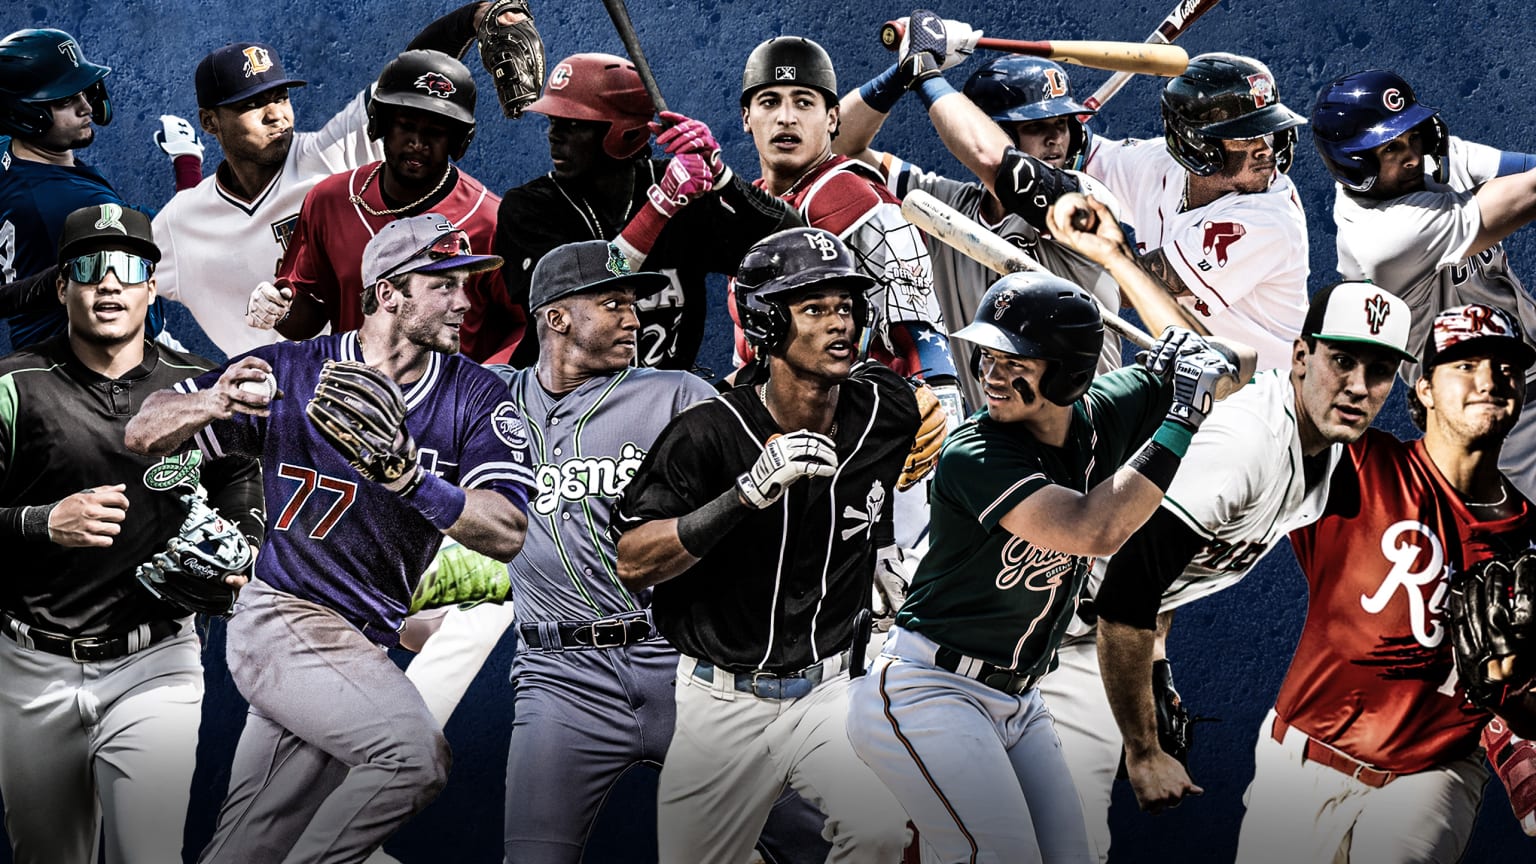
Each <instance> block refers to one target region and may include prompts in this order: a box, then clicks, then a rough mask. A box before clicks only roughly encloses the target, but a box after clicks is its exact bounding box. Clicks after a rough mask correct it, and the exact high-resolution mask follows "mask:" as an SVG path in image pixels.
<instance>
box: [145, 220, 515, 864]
mask: <svg viewBox="0 0 1536 864" xmlns="http://www.w3.org/2000/svg"><path fill="white" fill-rule="evenodd" d="M363 254H364V261H363V264H362V272H363V273H364V274H365V278H366V279H367V281H368V285H369V286H370V289H369V291H368V295H367V297H365V298H364V299H363V303H362V305H363V308H364V309H365V315H366V317H365V318H364V320H363V326H362V327H361V328H360V329H358V330H356V331H350V332H347V333H342V334H336V335H331V336H326V337H322V338H318V339H313V340H309V341H306V342H281V343H277V344H274V345H268V346H265V347H262V348H258V349H256V350H255V351H253V352H251V353H250V354H247V355H246V356H244V357H243V358H240V359H239V360H237V361H234V362H232V363H230V364H226V365H225V366H224V367H222V368H220V369H216V370H213V371H210V372H207V373H205V374H203V375H200V376H198V377H196V378H192V379H188V380H186V381H183V382H181V383H180V384H178V385H177V386H176V389H175V390H174V391H170V390H166V391H161V392H160V393H157V394H155V396H154V397H152V398H151V400H149V401H148V402H146V404H145V406H144V410H143V411H141V412H140V414H139V416H138V417H137V418H135V419H134V421H133V422H132V423H131V424H130V425H129V428H128V443H129V445H130V446H131V447H133V448H135V449H136V450H140V451H150V452H167V451H170V450H173V449H175V448H177V447H179V446H181V445H182V444H183V443H184V442H187V441H188V440H194V441H195V445H196V447H197V448H198V450H200V451H201V452H204V453H222V452H225V451H237V452H246V453H252V454H259V456H260V458H261V461H262V474H263V478H264V483H265V488H266V493H267V498H268V499H269V500H271V501H273V502H284V503H283V504H282V506H281V508H280V509H274V511H273V518H272V521H271V523H270V524H269V526H268V532H267V537H266V544H265V548H264V549H263V554H262V555H261V557H260V559H259V560H258V563H257V570H256V578H255V579H253V580H252V582H251V584H250V585H249V586H247V587H246V589H245V593H244V595H243V596H242V601H241V605H240V606H239V607H237V609H236V611H235V614H234V616H233V617H232V618H231V619H230V623H229V641H228V648H227V650H228V658H227V659H228V663H229V668H230V673H231V675H232V676H233V678H234V681H235V684H236V686H238V687H239V689H240V692H241V694H242V695H243V696H245V698H246V700H247V701H249V702H250V704H251V710H250V714H249V715H248V717H247V719H246V724H245V731H244V732H243V733H242V735H241V737H240V743H239V746H238V748H237V749H236V752H235V760H234V766H233V768H232V769H231V774H232V778H231V781H230V787H229V795H228V797H227V798H226V799H225V803H224V808H223V810H222V812H221V813H220V815H219V825H218V829H217V831H216V833H215V835H214V837H213V839H212V840H211V841H210V842H209V844H208V846H207V847H206V848H205V849H204V850H203V855H202V859H201V860H203V861H205V862H212V861H238V862H242V864H244V862H263V861H357V860H361V859H362V858H364V857H366V855H367V854H368V852H369V851H371V850H372V849H374V848H376V847H377V846H378V845H379V844H380V843H382V842H383V841H384V839H385V838H387V837H388V836H389V835H390V834H391V833H392V832H393V831H394V830H395V829H396V828H398V827H399V825H400V824H401V823H402V822H404V821H405V820H406V819H408V818H410V817H411V816H412V815H413V814H415V813H416V812H417V811H419V810H420V809H421V808H422V807H425V806H426V805H427V804H428V803H429V802H430V801H431V800H432V799H433V798H434V797H436V795H437V793H438V791H439V790H441V789H442V786H443V783H444V782H446V780H447V776H448V763H449V753H448V744H447V741H446V740H445V739H444V738H443V733H442V728H441V726H440V725H439V724H438V722H437V721H436V720H435V719H434V718H433V717H432V715H431V713H430V712H429V711H428V710H427V708H426V706H425V705H424V704H423V702H422V699H421V696H420V695H419V694H418V693H417V691H416V688H415V687H414V686H412V685H411V684H410V682H409V681H407V680H406V678H405V675H404V674H403V673H402V672H401V671H400V670H399V668H398V667H396V666H395V664H394V662H393V661H391V660H390V659H389V657H388V655H387V654H386V653H385V652H384V651H383V650H381V649H382V648H386V647H390V646H392V645H394V644H395V643H396V642H397V641H398V638H399V632H398V631H399V630H400V626H401V621H402V618H403V617H404V614H405V611H406V609H407V605H408V603H409V601H410V597H411V591H412V589H413V587H414V586H415V583H416V580H417V579H418V578H419V576H420V574H421V572H422V571H423V570H424V569H425V568H426V566H427V564H428V562H430V561H431V560H432V557H433V555H434V554H435V552H436V551H437V547H438V545H439V543H440V541H441V539H442V536H443V535H444V534H447V535H448V536H451V537H453V538H454V539H455V540H457V541H459V542H460V543H462V544H463V545H464V546H466V547H468V548H470V549H473V550H475V551H478V552H482V553H484V554H486V555H489V556H491V557H493V558H496V559H498V560H506V559H509V558H511V557H512V556H513V555H514V554H516V552H517V550H518V549H519V548H520V547H521V546H522V540H523V533H524V530H525V528H526V525H527V520H526V517H525V516H524V515H523V514H524V510H525V509H526V507H527V499H528V489H529V487H531V485H532V482H533V477H532V475H531V473H530V472H529V468H528V463H527V461H526V460H527V455H526V452H525V451H526V446H527V433H526V430H525V427H524V424H523V421H522V419H521V417H520V416H519V415H518V412H517V409H516V408H515V407H514V406H513V405H512V404H511V403H510V402H508V401H506V387H505V386H504V385H503V384H502V383H501V381H500V379H498V378H497V377H496V376H495V375H494V374H493V373H491V372H488V371H486V370H485V369H482V368H481V367H479V366H477V365H475V364H474V363H472V362H471V361H469V360H468V359H467V358H465V357H462V356H459V354H458V347H459V327H458V325H459V322H460V321H461V320H462V319H463V317H464V315H465V314H466V312H467V310H468V307H469V299H468V294H467V291H466V288H465V285H466V283H467V281H468V279H469V277H470V274H471V273H473V272H475V271H483V270H484V269H486V268H489V267H495V266H497V265H499V264H500V260H499V259H497V258H495V257H494V256H483V255H472V254H469V239H468V237H466V236H465V234H464V232H463V231H461V230H458V229H456V228H454V227H453V225H452V224H451V223H450V222H449V221H448V220H447V219H446V218H445V217H443V216H440V215H438V214H435V213H428V214H424V215H421V216H415V217H408V218H406V219H401V220H397V221H393V222H390V223H389V224H387V225H385V226H384V227H383V228H381V229H380V231H379V233H378V234H377V235H375V237H374V238H373V240H371V241H369V243H368V246H367V248H366V249H365V251H364V253H363ZM338 361H340V362H338ZM363 364H368V365H366V366H365V365H363ZM269 374H275V375H276V379H277V382H280V386H281V388H282V391H283V395H282V398H279V399H276V400H275V401H274V400H271V399H270V398H269V396H268V395H267V393H265V392H255V393H253V392H250V391H249V390H248V389H245V388H242V386H241V384H242V383H243V382H247V381H253V382H259V381H263V380H264V379H265V378H266V377H267V376H268V375H269ZM386 375H387V376H388V379H385V383H386V384H387V383H388V381H389V380H392V381H394V382H398V384H399V386H398V387H395V386H384V387H381V386H380V385H378V384H377V383H375V384H371V385H370V384H368V383H367V382H369V381H377V380H379V379H383V377H384V376H386ZM349 381H350V382H351V383H348V382H349ZM271 386H278V385H276V384H274V385H271ZM402 391H403V392H402ZM348 394H351V395H348ZM348 404H350V405H351V406H353V408H352V410H354V411H358V412H366V411H367V409H368V406H376V410H377V412H378V415H377V416H376V417H374V419H373V420H372V425H371V427H370V425H369V423H367V422H364V421H367V420H368V419H369V417H370V416H372V415H369V414H367V413H361V417H362V420H360V421H358V422H352V423H348V422H344V421H345V417H344V416H343V412H345V411H346V410H347V408H346V406H347V405H348ZM338 418H340V419H338ZM370 429H371V431H370ZM317 433H318V434H317ZM360 441H361V442H367V443H368V446H369V447H370V448H371V449H370V452H362V451H360V450H359V449H358V448H359V446H360V445H359V444H358V443H357V442H360ZM372 448H378V449H372ZM319 694H323V698H317V695H319Z"/></svg>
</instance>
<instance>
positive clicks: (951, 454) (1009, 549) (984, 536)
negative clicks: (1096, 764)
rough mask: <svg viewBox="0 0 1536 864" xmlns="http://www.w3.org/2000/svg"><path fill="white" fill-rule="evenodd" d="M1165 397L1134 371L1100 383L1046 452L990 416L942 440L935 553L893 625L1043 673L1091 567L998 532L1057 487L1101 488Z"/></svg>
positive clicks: (934, 495)
mask: <svg viewBox="0 0 1536 864" xmlns="http://www.w3.org/2000/svg"><path fill="white" fill-rule="evenodd" d="M1168 402H1169V391H1168V390H1167V388H1165V387H1164V386H1163V384H1162V382H1161V381H1159V380H1158V379H1157V378H1156V377H1155V376H1153V375H1152V374H1151V373H1150V372H1147V371H1146V370H1145V369H1143V368H1142V367H1140V366H1132V367H1127V368H1124V369H1117V370H1115V371H1113V372H1109V373H1106V374H1104V375H1100V376H1099V377H1098V378H1097V379H1095V380H1094V382H1093V386H1092V387H1090V388H1089V390H1088V392H1087V393H1086V394H1084V395H1083V397H1082V398H1081V399H1079V400H1077V402H1075V403H1073V405H1072V424H1071V427H1070V428H1069V430H1068V432H1067V440H1066V442H1065V443H1064V444H1063V445H1062V446H1060V447H1052V446H1049V445H1046V444H1042V443H1040V442H1039V441H1037V440H1035V438H1034V436H1033V435H1031V434H1030V433H1029V432H1028V431H1027V430H1025V428H1024V427H1023V426H1020V425H1017V424H1007V423H997V422H995V421H993V420H992V419H991V417H989V416H988V415H987V413H986V412H985V411H983V412H981V413H978V414H977V415H975V416H974V417H972V418H971V419H969V420H967V421H966V422H965V423H964V424H962V425H961V426H960V428H959V429H957V430H955V432H954V433H953V434H951V435H950V436H949V440H948V441H947V442H946V443H945V445H944V450H943V452H942V453H941V454H940V455H939V466H938V468H937V470H936V471H935V472H934V480H933V486H932V488H931V489H930V491H929V503H930V505H931V514H930V522H929V526H930V531H931V537H932V545H931V546H930V547H929V550H928V554H927V555H926V556H924V557H923V560H922V563H921V564H919V565H918V568H917V574H916V576H915V577H914V578H913V580H912V589H911V591H910V592H909V593H908V595H907V602H906V604H905V605H904V606H902V607H901V612H900V613H898V614H897V616H896V623H897V624H898V625H899V626H901V627H903V628H906V629H908V630H915V631H917V632H919V633H922V634H923V635H924V636H927V637H928V638H930V639H932V640H934V641H935V642H937V643H939V644H940V645H943V646H945V647H947V648H950V649H953V650H955V651H959V652H960V653H962V654H966V655H969V656H972V657H976V658H978V659H980V660H983V661H985V662H987V663H991V664H993V665H995V666H1000V667H1003V668H1006V669H1013V670H1016V671H1018V672H1020V673H1027V674H1032V675H1039V674H1043V673H1045V672H1046V671H1047V670H1048V669H1049V667H1050V662H1051V658H1052V657H1053V656H1054V655H1055V652H1056V646H1057V645H1058V644H1059V643H1060V641H1061V635H1062V633H1063V631H1065V629H1066V627H1067V624H1068V622H1069V621H1070V620H1071V617H1072V615H1071V613H1072V612H1073V610H1075V609H1076V608H1077V598H1078V595H1079V592H1080V591H1081V589H1082V587H1083V582H1084V580H1085V579H1087V576H1088V567H1089V564H1090V563H1091V560H1090V559H1089V558H1088V557H1086V556H1081V555H1067V554H1065V553H1062V552H1056V551H1054V550H1051V549H1043V548H1040V547H1038V546H1035V545H1033V544H1031V543H1030V542H1029V541H1027V540H1024V539H1023V538H1020V537H1015V536H1014V535H1013V534H1010V533H1009V532H1008V530H1007V529H1005V528H1003V526H1002V525H1001V524H1000V523H1001V521H1002V518H1003V517H1004V516H1006V515H1007V514H1008V512H1009V511H1010V510H1012V509H1013V508H1014V507H1016V506H1018V504H1019V503H1020V502H1022V501H1023V500H1024V499H1025V498H1028V497H1029V496H1030V495H1033V494H1034V493H1035V492H1038V491H1039V490H1041V489H1043V488H1045V487H1047V486H1050V485H1052V484H1055V485H1060V486H1066V487H1068V488H1070V489H1073V490H1075V491H1078V492H1087V491H1088V490H1089V489H1090V488H1092V487H1093V486H1095V485H1096V484H1098V483H1099V482H1100V481H1103V480H1105V479H1106V478H1108V477H1109V476H1110V475H1112V474H1114V473H1115V471H1117V470H1119V468H1120V466H1121V465H1122V464H1124V463H1125V461H1126V460H1127V459H1128V458H1130V456H1131V455H1132V454H1133V453H1134V452H1135V451H1136V449H1137V448H1138V447H1140V446H1141V445H1142V444H1143V443H1144V442H1145V441H1146V440H1147V439H1149V438H1151V437H1152V433H1153V432H1154V431H1155V430H1156V429H1157V427H1158V424H1159V423H1161V422H1162V420H1163V416H1164V414H1165V413H1166V412H1167V410H1168Z"/></svg>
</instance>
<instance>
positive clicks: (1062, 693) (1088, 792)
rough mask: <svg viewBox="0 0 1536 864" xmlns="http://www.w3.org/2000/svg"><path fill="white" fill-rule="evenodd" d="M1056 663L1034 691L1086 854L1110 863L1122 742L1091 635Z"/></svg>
mask: <svg viewBox="0 0 1536 864" xmlns="http://www.w3.org/2000/svg"><path fill="white" fill-rule="evenodd" d="M1056 658H1057V664H1058V665H1057V667H1056V669H1054V670H1053V671H1052V672H1051V673H1050V674H1049V675H1046V676H1045V678H1044V679H1042V680H1041V681H1040V686H1039V688H1038V689H1039V691H1040V696H1041V698H1043V699H1044V700H1045V705H1046V707H1047V708H1049V709H1050V711H1051V718H1052V720H1053V721H1054V722H1055V725H1056V737H1057V738H1059V739H1061V752H1062V755H1063V756H1065V757H1066V760H1067V770H1068V771H1069V772H1071V774H1072V785H1074V786H1076V787H1077V800H1078V803H1079V804H1080V805H1082V808H1083V825H1084V827H1085V829H1086V830H1087V832H1088V848H1089V851H1091V852H1093V854H1094V858H1095V860H1097V861H1100V862H1104V861H1107V860H1109V843H1110V836H1109V805H1110V801H1111V800H1112V798H1113V797H1114V791H1115V775H1116V774H1117V773H1119V770H1120V751H1121V749H1122V747H1123V746H1124V742H1123V740H1122V739H1121V737H1120V727H1119V726H1117V725H1115V715H1114V713H1113V712H1112V711H1111V710H1110V707H1109V697H1108V696H1107V695H1105V693H1104V679H1103V678H1102V677H1100V675H1099V648H1098V645H1097V644H1096V643H1095V641H1094V634H1093V632H1091V631H1090V632H1089V634H1088V635H1087V637H1086V638H1078V639H1073V640H1069V641H1068V642H1066V643H1063V644H1062V646H1061V649H1060V650H1059V651H1057V653H1056Z"/></svg>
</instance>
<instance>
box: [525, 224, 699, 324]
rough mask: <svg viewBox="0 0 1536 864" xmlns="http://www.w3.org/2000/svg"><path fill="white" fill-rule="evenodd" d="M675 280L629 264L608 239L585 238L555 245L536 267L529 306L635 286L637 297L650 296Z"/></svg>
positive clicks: (531, 307) (538, 305)
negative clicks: (631, 266) (634, 268)
mask: <svg viewBox="0 0 1536 864" xmlns="http://www.w3.org/2000/svg"><path fill="white" fill-rule="evenodd" d="M671 283H672V280H671V279H669V278H668V277H667V276H666V275H665V274H662V273H649V272H644V271H642V272H639V273H636V272H634V271H633V270H631V269H630V268H629V258H627V257H626V256H625V255H624V252H623V250H621V249H620V248H619V247H618V245H617V244H614V243H610V242H608V241H607V240H584V241H582V242H580V243H567V244H565V245H564V246H556V247H555V248H554V249H551V250H550V251H549V253H548V254H546V255H545V256H544V257H543V258H540V259H539V263H538V266H536V267H534V268H533V282H532V284H531V286H530V287H529V289H528V308H529V309H537V308H539V307H540V306H544V305H546V304H548V303H551V302H554V301H555V300H559V299H560V298H561V297H567V296H569V295H571V294H581V293H584V292H587V291H607V290H609V289H613V288H633V289H634V291H635V297H636V298H637V299H638V298H640V297H649V296H651V295H652V294H655V293H656V292H657V291H660V290H661V289H663V288H665V287H667V286H668V285H670V284H671Z"/></svg>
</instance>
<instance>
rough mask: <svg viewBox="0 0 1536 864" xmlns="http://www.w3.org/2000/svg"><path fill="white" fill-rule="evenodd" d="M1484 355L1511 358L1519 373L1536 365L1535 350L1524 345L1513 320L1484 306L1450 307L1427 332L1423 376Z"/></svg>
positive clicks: (1516, 324) (1506, 313) (1507, 314)
mask: <svg viewBox="0 0 1536 864" xmlns="http://www.w3.org/2000/svg"><path fill="white" fill-rule="evenodd" d="M1485 351H1499V352H1502V353H1507V354H1511V355H1513V357H1514V359H1515V361H1516V362H1518V363H1519V364H1520V367H1521V368H1522V369H1529V368H1531V364H1532V363H1536V349H1533V348H1532V347H1531V346H1530V345H1529V344H1527V343H1526V341H1525V334H1524V333H1523V332H1522V331H1521V329H1520V322H1519V321H1517V320H1515V316H1513V315H1511V314H1509V313H1508V312H1505V311H1504V310H1503V309H1500V308H1498V307H1497V306H1489V305H1487V304H1484V303H1468V304H1467V305H1465V306H1452V307H1451V308H1449V309H1447V310H1445V311H1444V312H1441V313H1440V314H1439V315H1436V316H1435V322H1434V324H1432V325H1431V326H1430V328H1429V339H1428V340H1426V341H1425V344H1424V365H1423V374H1425V375H1427V374H1428V373H1429V370H1430V369H1433V368H1434V367H1435V366H1437V365H1439V364H1441V363H1446V362H1449V361H1451V360H1455V359H1456V358H1458V357H1465V356H1467V355H1469V354H1477V353H1481V352H1485Z"/></svg>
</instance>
